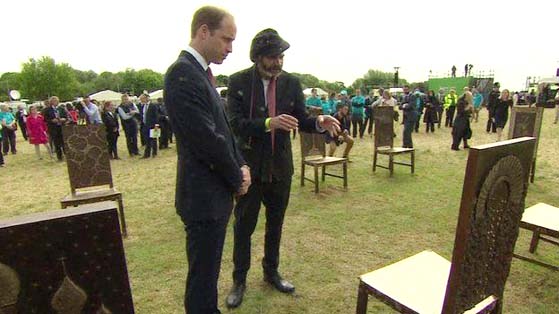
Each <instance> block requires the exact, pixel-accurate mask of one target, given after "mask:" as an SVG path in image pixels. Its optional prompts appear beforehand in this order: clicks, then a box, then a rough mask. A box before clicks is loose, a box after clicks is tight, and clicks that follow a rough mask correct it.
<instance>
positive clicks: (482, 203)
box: [356, 138, 535, 314]
mask: <svg viewBox="0 0 559 314" xmlns="http://www.w3.org/2000/svg"><path fill="white" fill-rule="evenodd" d="M534 144H535V139H534V138H519V139H514V140H508V141H503V142H498V143H492V144H488V145H482V146H477V147H472V148H471V149H470V151H469V156H468V162H467V166H466V174H465V178H464V188H463V190H462V200H461V204H460V213H459V217H458V224H457V227H456V238H455V242H454V252H453V254H452V262H450V261H448V260H446V259H444V258H443V257H441V256H439V255H438V254H436V253H434V252H432V251H423V252H421V253H419V254H417V255H414V256H412V257H409V258H407V259H404V260H402V261H399V262H397V263H394V264H392V265H389V266H386V267H384V268H381V269H378V270H375V271H373V272H370V273H367V274H364V275H362V276H360V282H359V290H358V291H359V294H358V298H357V312H356V313H358V314H364V313H366V311H367V301H368V295H369V294H371V295H374V296H375V297H376V298H378V299H380V300H382V301H383V302H384V303H386V304H388V305H389V306H391V307H392V308H394V309H395V310H397V311H399V312H400V313H443V314H458V313H492V314H500V313H501V312H502V300H503V290H504V287H505V282H506V280H507V277H508V274H509V270H510V264H511V260H512V255H513V249H514V245H515V242H516V239H517V237H518V233H519V224H520V219H521V217H522V212H523V210H524V199H525V197H526V191H527V185H528V182H527V181H528V174H529V172H528V171H529V169H530V163H531V161H532V153H533V150H534Z"/></svg>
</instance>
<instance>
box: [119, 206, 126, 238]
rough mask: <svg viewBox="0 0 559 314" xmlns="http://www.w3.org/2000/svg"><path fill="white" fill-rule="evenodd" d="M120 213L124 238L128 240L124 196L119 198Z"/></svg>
mask: <svg viewBox="0 0 559 314" xmlns="http://www.w3.org/2000/svg"><path fill="white" fill-rule="evenodd" d="M118 211H119V216H120V225H121V228H122V236H123V237H125V238H126V237H127V236H128V231H127V229H126V219H125V218H124V204H123V202H122V196H120V197H119V198H118Z"/></svg>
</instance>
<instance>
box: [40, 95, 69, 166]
mask: <svg viewBox="0 0 559 314" xmlns="http://www.w3.org/2000/svg"><path fill="white" fill-rule="evenodd" d="M58 103H59V100H58V97H56V96H52V97H51V98H49V102H48V107H47V108H45V110H44V111H43V117H44V118H45V121H46V122H47V129H48V135H49V139H50V140H51V141H52V144H53V146H54V150H55V151H56V158H57V159H58V161H59V162H60V161H62V154H63V152H64V140H63V138H62V126H63V125H64V124H66V121H67V120H68V117H67V116H65V115H64V113H65V112H66V111H63V112H61V111H59V110H58V108H57V106H58Z"/></svg>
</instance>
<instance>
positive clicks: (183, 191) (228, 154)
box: [154, 51, 245, 222]
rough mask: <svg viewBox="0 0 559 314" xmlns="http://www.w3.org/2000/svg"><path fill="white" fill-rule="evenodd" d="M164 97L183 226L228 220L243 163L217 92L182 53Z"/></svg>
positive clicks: (170, 72)
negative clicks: (175, 154) (174, 145)
mask: <svg viewBox="0 0 559 314" xmlns="http://www.w3.org/2000/svg"><path fill="white" fill-rule="evenodd" d="M164 98H165V104H166V106H167V111H168V113H169V118H170V122H171V127H172V129H173V131H174V132H175V135H176V138H177V151H178V164H177V188H176V195H175V207H176V208H177V212H178V213H179V215H181V217H182V219H183V221H185V222H186V221H196V220H207V219H221V218H225V217H229V215H230V214H231V211H232V209H233V193H235V192H237V191H238V190H239V188H240V186H241V182H242V174H241V170H240V168H241V167H242V166H243V165H244V164H245V162H244V160H243V158H242V156H241V154H240V152H239V151H238V150H237V147H236V145H235V140H234V137H233V134H232V132H231V129H230V127H229V124H228V122H227V118H226V116H225V112H224V111H223V107H222V106H221V100H220V97H219V95H218V94H217V91H216V90H215V88H213V86H212V84H211V82H210V80H209V79H208V76H207V74H206V72H204V69H203V68H202V66H201V65H200V64H199V63H198V61H196V59H195V58H194V57H193V56H192V55H191V54H189V53H187V52H186V51H183V52H181V54H180V55H179V57H178V59H177V61H175V63H173V64H172V65H171V66H170V67H169V69H168V70H167V74H166V75H165V94H164ZM154 108H155V107H154Z"/></svg>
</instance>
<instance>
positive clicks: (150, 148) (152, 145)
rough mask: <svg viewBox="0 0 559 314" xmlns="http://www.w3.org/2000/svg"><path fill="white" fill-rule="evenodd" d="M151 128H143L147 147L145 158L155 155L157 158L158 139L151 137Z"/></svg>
mask: <svg viewBox="0 0 559 314" xmlns="http://www.w3.org/2000/svg"><path fill="white" fill-rule="evenodd" d="M149 130H150V129H149V128H148V127H147V126H145V127H143V129H142V134H144V138H145V141H146V143H145V144H146V147H145V150H144V157H150V156H151V155H152V154H153V157H155V156H157V139H156V138H151V137H149Z"/></svg>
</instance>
